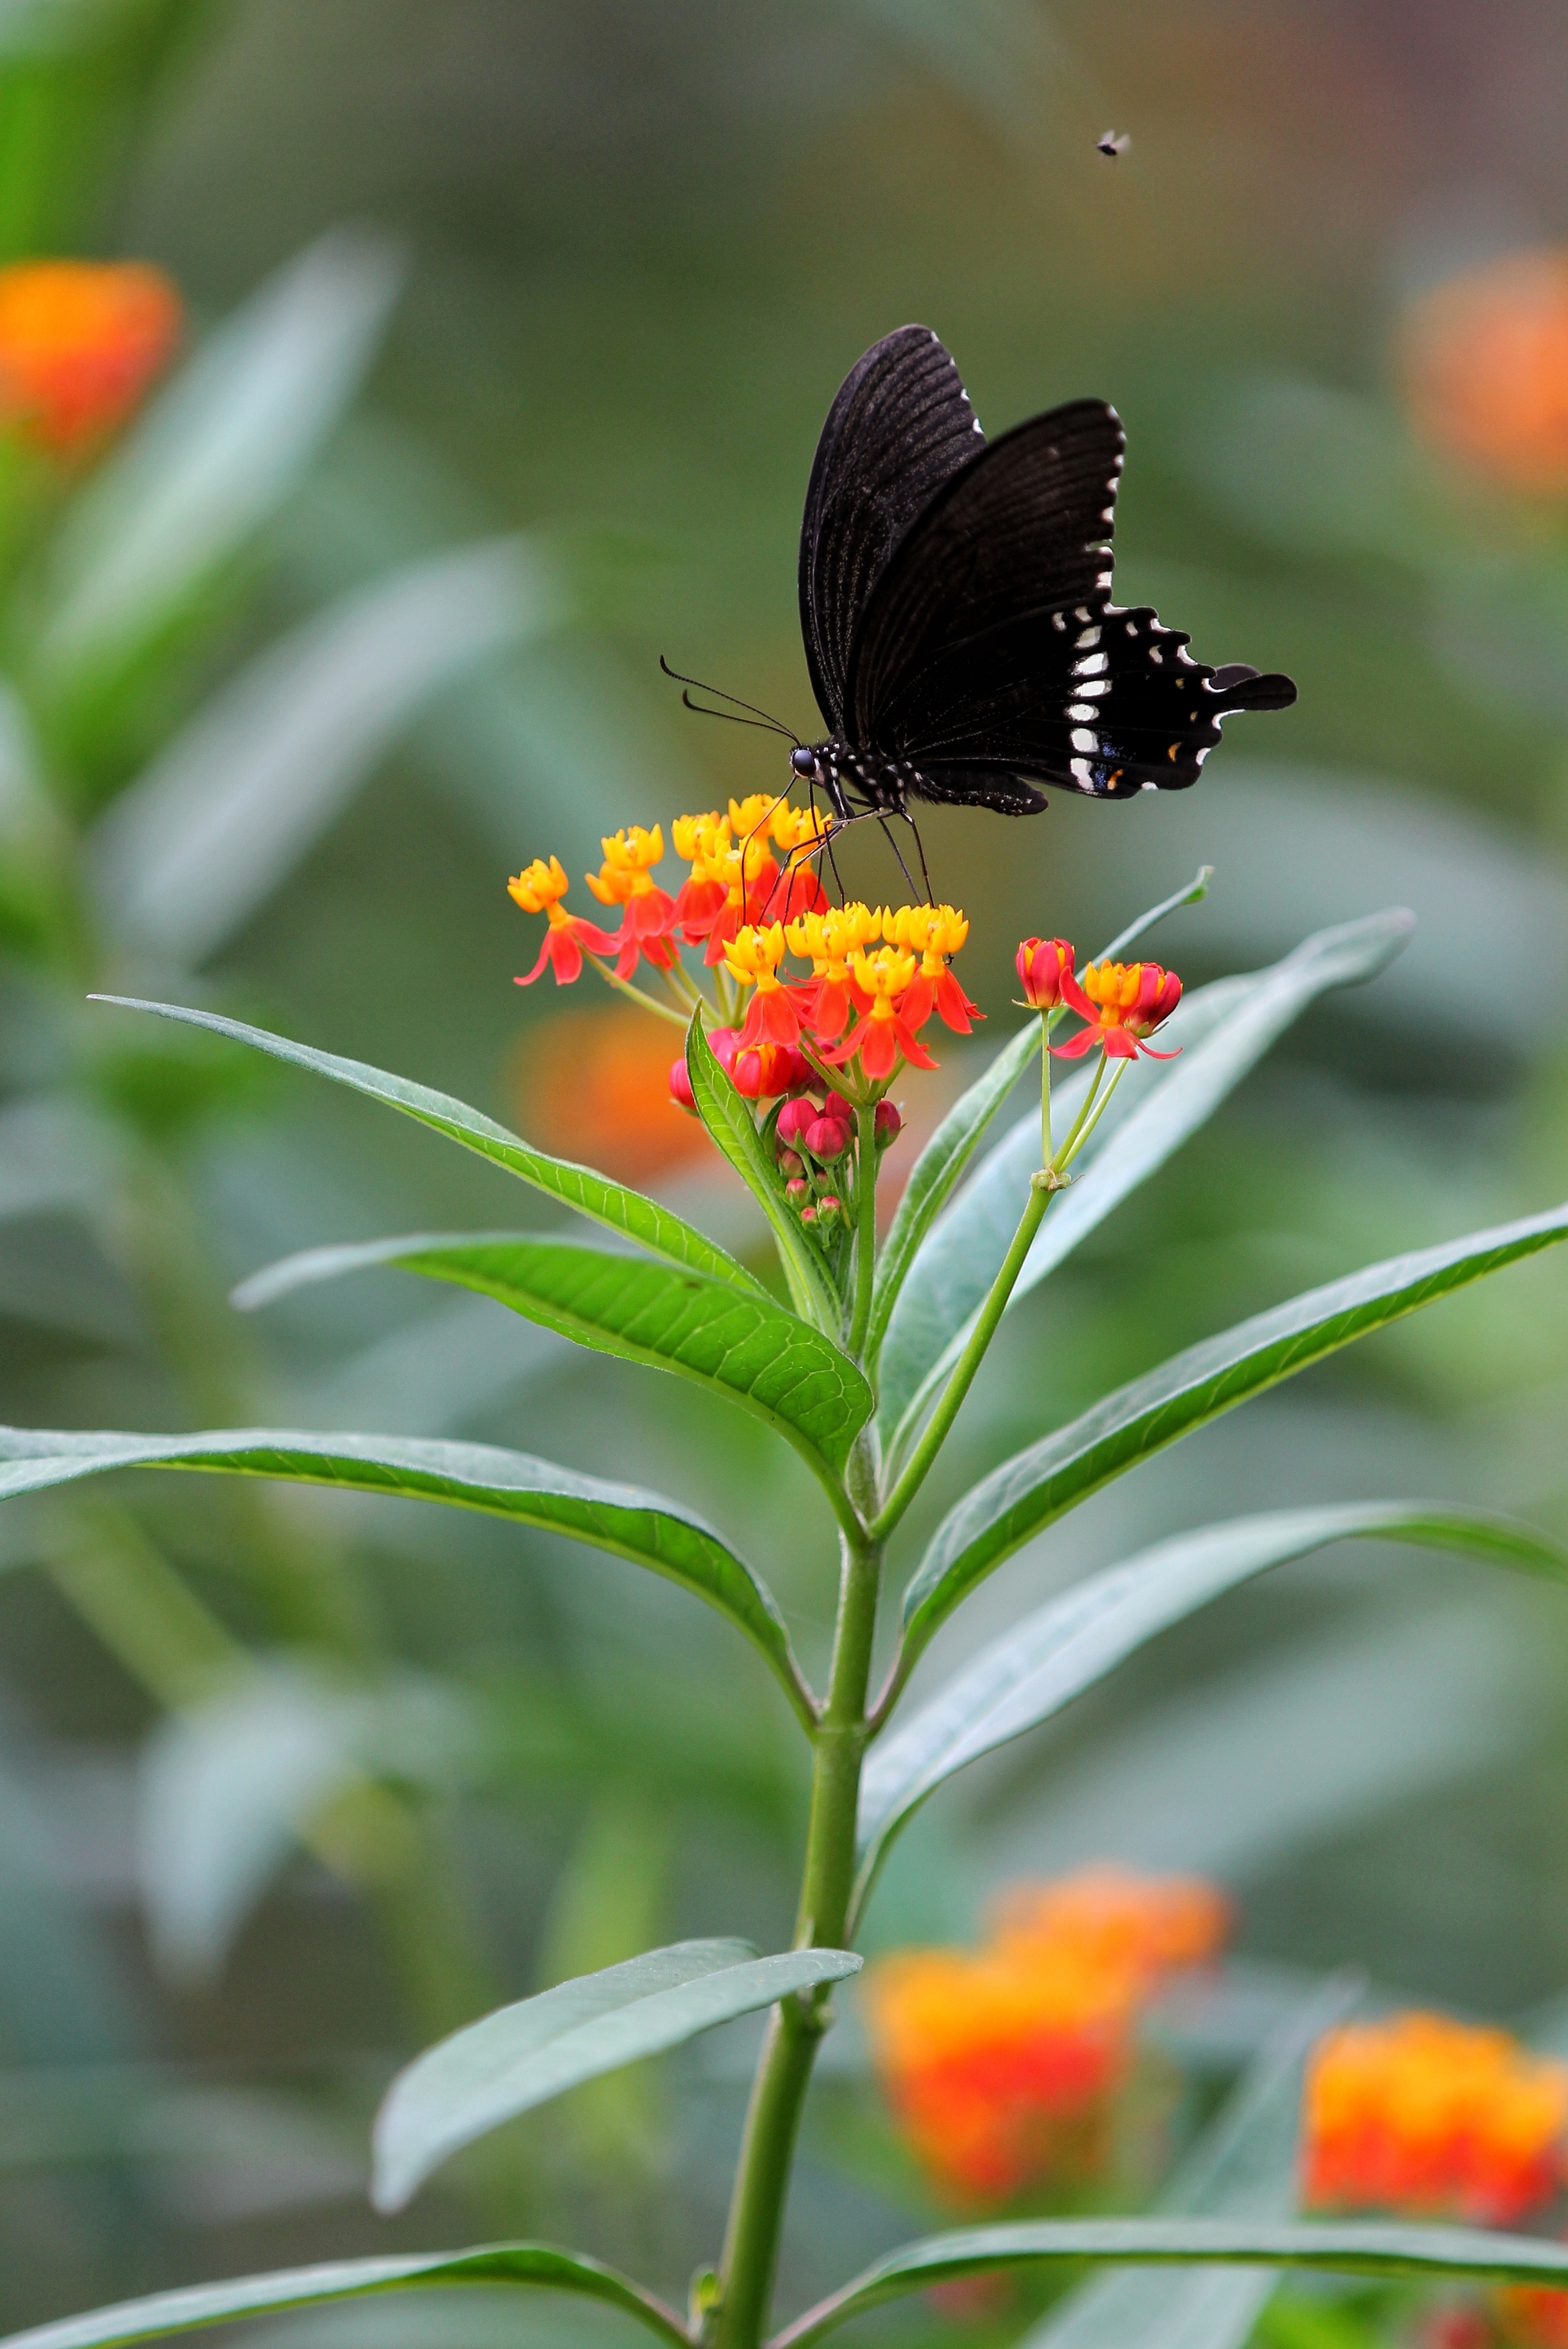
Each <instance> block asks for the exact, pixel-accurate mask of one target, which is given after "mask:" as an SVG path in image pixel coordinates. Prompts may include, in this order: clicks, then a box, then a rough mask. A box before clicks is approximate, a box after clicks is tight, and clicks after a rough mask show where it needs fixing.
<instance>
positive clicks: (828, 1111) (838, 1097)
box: [822, 1093, 855, 1126]
mask: <svg viewBox="0 0 1568 2349" xmlns="http://www.w3.org/2000/svg"><path fill="white" fill-rule="evenodd" d="M822 1115H823V1116H824V1117H836V1118H838V1119H839V1120H840V1121H841V1123H843V1124H845V1125H848V1126H852V1125H853V1124H854V1122H855V1105H854V1103H853V1102H851V1101H846V1100H845V1099H844V1096H843V1094H842V1093H830V1094H829V1095H828V1098H827V1100H826V1101H825V1102H823V1104H822Z"/></svg>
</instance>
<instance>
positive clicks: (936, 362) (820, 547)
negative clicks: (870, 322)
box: [800, 326, 985, 734]
mask: <svg viewBox="0 0 1568 2349" xmlns="http://www.w3.org/2000/svg"><path fill="white" fill-rule="evenodd" d="M984 445H985V436H984V434H983V433H982V432H981V429H980V427H979V424H978V422H977V421H976V419H975V410H974V409H973V408H971V406H970V405H969V398H968V395H967V393H966V392H965V388H964V386H963V384H962V383H961V382H960V380H959V377H958V369H957V367H955V366H954V362H953V360H952V358H951V357H949V355H948V353H947V352H946V350H944V347H943V346H942V344H941V343H940V342H939V341H938V339H937V337H936V336H935V335H934V334H933V333H932V331H931V329H930V327H929V326H900V327H899V328H898V329H897V331H896V332H895V333H893V334H891V335H886V336H883V337H882V341H881V342H880V343H876V344H874V345H873V346H872V348H871V349H870V350H869V351H867V352H866V354H865V356H864V357H863V358H861V360H859V361H858V363H857V364H856V366H855V367H853V368H851V372H850V374H849V375H848V376H847V377H846V378H845V379H844V381H843V383H842V384H841V387H840V389H839V393H838V397H837V398H835V400H834V402H833V405H832V407H831V409H830V410H829V413H828V420H827V422H826V423H825V424H824V425H823V427H822V431H821V437H820V440H819V441H818V443H817V454H816V460H815V461H814V463H813V465H812V467H811V480H810V486H809V488H808V489H807V492H806V511H805V515H804V518H803V520H802V523H801V526H800V629H801V634H802V636H804V638H805V644H806V660H807V664H808V667H810V675H811V686H812V690H813V691H814V692H815V694H816V697H817V699H818V701H819V703H820V706H821V710H822V715H823V717H824V718H825V719H827V721H828V724H829V726H830V728H831V730H832V731H833V732H834V733H835V734H839V733H841V732H842V731H843V730H844V720H845V711H846V704H845V696H844V686H845V678H846V675H847V671H848V667H849V660H850V648H851V645H852V643H853V642H854V638H855V635H856V631H857V629H858V628H859V626H860V623H861V618H862V616H863V615H864V612H865V609H866V606H867V604H868V603H869V602H870V600H871V597H872V594H873V592H874V590H875V588H876V585H877V583H878V581H879V579H880V578H881V577H882V573H883V571H884V569H885V568H886V566H887V563H888V559H889V557H890V555H891V554H892V552H893V550H894V548H895V547H896V546H897V545H898V543H899V542H900V541H901V540H902V539H903V537H904V535H905V533H907V532H908V531H909V530H910V529H911V527H912V526H913V524H914V523H916V522H917V521H918V520H919V519H920V517H921V515H922V514H923V512H926V510H927V509H928V507H929V506H930V504H931V502H932V500H933V498H934V496H935V495H936V494H937V492H939V491H940V490H941V488H942V486H943V484H944V482H945V481H947V480H948V479H949V477H950V476H951V475H952V474H954V472H956V471H958V470H959V469H960V467H962V466H964V465H965V464H967V463H968V462H969V461H970V460H971V459H972V458H973V457H974V456H975V453H976V451H977V450H980V449H982V448H983V447H984Z"/></svg>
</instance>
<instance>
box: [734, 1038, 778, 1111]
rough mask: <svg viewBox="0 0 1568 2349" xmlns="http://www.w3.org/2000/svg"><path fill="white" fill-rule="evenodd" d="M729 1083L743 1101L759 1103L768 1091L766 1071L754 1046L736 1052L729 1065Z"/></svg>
mask: <svg viewBox="0 0 1568 2349" xmlns="http://www.w3.org/2000/svg"><path fill="white" fill-rule="evenodd" d="M729 1081H730V1083H731V1084H732V1085H733V1086H734V1087H735V1090H736V1092H738V1094H739V1095H740V1097H741V1099H742V1100H743V1101H760V1100H761V1098H762V1096H763V1094H764V1093H765V1092H767V1091H768V1089H769V1088H768V1071H767V1070H766V1069H765V1068H764V1067H763V1064H762V1054H761V1052H760V1051H759V1050H758V1048H757V1046H756V1045H749V1046H748V1048H747V1050H745V1051H744V1052H737V1054H736V1055H735V1059H734V1061H733V1062H732V1063H731V1065H730V1071H729Z"/></svg>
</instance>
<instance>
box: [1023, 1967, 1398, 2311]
mask: <svg viewBox="0 0 1568 2349" xmlns="http://www.w3.org/2000/svg"><path fill="white" fill-rule="evenodd" d="M1360 1990H1361V1985H1360V1982H1358V1980H1357V1978H1356V1977H1354V1976H1349V1975H1338V1976H1336V1977H1335V1978H1333V1979H1332V1980H1331V1981H1329V1982H1325V1983H1319V1984H1318V1985H1317V1986H1316V1987H1315V1989H1314V1991H1313V1992H1312V1994H1311V1996H1310V1997H1308V1998H1306V1999H1304V2000H1302V2001H1301V2002H1299V2003H1298V2004H1297V2005H1296V2007H1295V2009H1294V2011H1293V2012H1292V2013H1289V2014H1288V2015H1286V2017H1285V2018H1284V2022H1283V2023H1281V2024H1280V2025H1279V2026H1278V2027H1277V2028H1276V2029H1275V2030H1274V2032H1272V2033H1270V2035H1269V2038H1268V2040H1267V2042H1266V2044H1264V2047H1263V2049H1262V2050H1261V2051H1260V2053H1259V2054H1258V2055H1257V2057H1256V2059H1255V2060H1254V2062H1253V2064H1251V2066H1250V2067H1249V2069H1248V2071H1247V2074H1246V2076H1245V2078H1244V2079H1243V2082H1242V2084H1241V2085H1240V2087H1238V2088H1237V2090H1236V2091H1235V2093H1234V2095H1232V2096H1231V2097H1230V2098H1229V2099H1228V2100H1227V2102H1226V2104H1225V2106H1224V2107H1223V2109H1222V2111H1221V2113H1220V2115H1219V2117H1218V2118H1217V2119H1216V2120H1215V2121H1213V2122H1212V2124H1211V2125H1210V2127H1208V2128H1206V2129H1205V2130H1204V2132H1203V2134H1202V2137H1200V2138H1199V2139H1198V2141H1197V2143H1196V2144H1195V2145H1194V2146H1193V2147H1191V2151H1190V2152H1189V2153H1188V2154H1187V2155H1186V2157H1185V2158H1184V2159H1183V2161H1182V2162H1181V2167H1180V2168H1179V2169H1178V2170H1177V2172H1176V2175H1175V2177H1174V2178H1172V2179H1171V2183H1170V2185H1169V2186H1168V2187H1167V2188H1166V2189H1165V2191H1164V2192H1163V2194H1162V2195H1161V2198H1160V2199H1161V2211H1162V2213H1163V2214H1166V2215H1170V2216H1172V2217H1174V2216H1178V2215H1180V2216H1183V2217H1191V2218H1205V2219H1260V2220H1281V2219H1288V2218H1290V2217H1291V2215H1292V2214H1293V2212H1294V2211H1295V2198H1296V2161H1297V2138H1298V2137H1299V2135H1300V2111H1301V2092H1302V2075H1303V2072H1304V2069H1305V2062H1306V2058H1307V2057H1308V2055H1309V2054H1311V2052H1312V2050H1313V2048H1314V2047H1315V2044H1316V2043H1317V2040H1318V2038H1319V2037H1320V2035H1321V2034H1322V2033H1324V2032H1325V2031H1327V2030H1329V2029H1330V2028H1331V2027H1332V2025H1333V2024H1335V2023H1337V2022H1338V2021H1339V2020H1340V2018H1341V2017H1342V2016H1343V2015H1345V2014H1346V2013H1348V2011H1349V2010H1350V2009H1351V2008H1352V2007H1353V2006H1354V2005H1355V2003H1356V2002H1357V1998H1358V1997H1359V1995H1360ZM1273 2291H1274V2277H1273V2275H1272V2274H1270V2273H1269V2272H1268V2271H1266V2270H1264V2271H1261V2272H1260V2271H1258V2270H1256V2269H1246V2268H1243V2269H1236V2268H1216V2269H1210V2268H1200V2269H1198V2270H1196V2271H1194V2272H1193V2273H1192V2274H1191V2275H1184V2276H1174V2277H1172V2276H1168V2275H1158V2274H1150V2273H1148V2272H1147V2271H1144V2272H1140V2271H1136V2270H1134V2271H1132V2272H1130V2273H1128V2272H1123V2273H1121V2274H1119V2275H1115V2274H1113V2275H1100V2276H1097V2277H1096V2278H1095V2279H1094V2280H1093V2281H1092V2282H1089V2283H1087V2284H1085V2285H1083V2286H1082V2288H1081V2289H1080V2290H1079V2291H1078V2292H1073V2293H1072V2294H1071V2295H1070V2297H1069V2298H1068V2299H1067V2300H1066V2301H1064V2302H1062V2303H1061V2304H1060V2305H1059V2306H1058V2307H1057V2308H1055V2309H1053V2310H1052V2311H1051V2313H1050V2314H1049V2315H1048V2316H1047V2317H1046V2318H1045V2320H1044V2322H1043V2323H1040V2324H1039V2325H1037V2327H1036V2329H1035V2330H1034V2331H1033V2332H1032V2333H1027V2334H1026V2336H1025V2341H1024V2344H1023V2349H1185V2344H1188V2343H1192V2342H1201V2343H1202V2349H1245V2344H1246V2343H1247V2341H1248V2339H1249V2338H1250V2336H1251V2333H1252V2329H1253V2324H1254V2323H1255V2322H1256V2320H1257V2315H1258V2312H1259V2310H1260V2309H1261V2308H1262V2307H1263V2306H1264V2302H1266V2301H1267V2300H1268V2298H1269V2296H1270V2294H1271V2293H1272V2292H1273Z"/></svg>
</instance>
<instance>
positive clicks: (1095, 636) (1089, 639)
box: [1078, 628, 1105, 668]
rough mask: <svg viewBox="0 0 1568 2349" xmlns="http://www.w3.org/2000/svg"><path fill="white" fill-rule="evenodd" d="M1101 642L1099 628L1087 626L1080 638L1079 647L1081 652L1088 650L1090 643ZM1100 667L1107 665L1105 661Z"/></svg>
mask: <svg viewBox="0 0 1568 2349" xmlns="http://www.w3.org/2000/svg"><path fill="white" fill-rule="evenodd" d="M1098 644H1099V629H1098V628H1086V629H1085V630H1084V632H1083V634H1082V636H1079V637H1078V651H1079V652H1080V653H1081V652H1083V651H1085V650H1087V648H1088V647H1089V646H1090V645H1098ZM1100 667H1102V668H1103V667H1105V663H1104V662H1103V661H1102V662H1101V663H1100Z"/></svg>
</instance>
